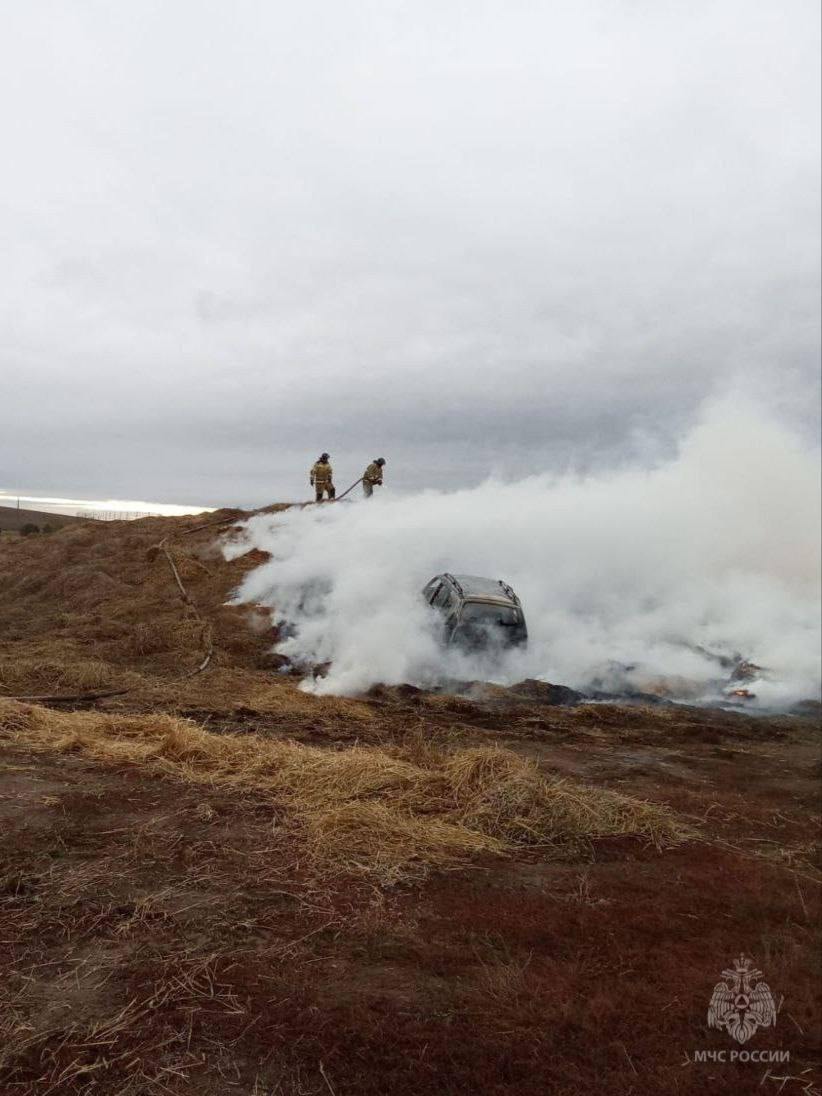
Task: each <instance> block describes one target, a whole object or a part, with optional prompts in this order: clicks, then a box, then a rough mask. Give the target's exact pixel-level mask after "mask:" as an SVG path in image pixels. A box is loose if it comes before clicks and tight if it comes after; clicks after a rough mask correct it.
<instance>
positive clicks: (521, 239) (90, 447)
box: [0, 0, 820, 505]
mask: <svg viewBox="0 0 822 1096" xmlns="http://www.w3.org/2000/svg"><path fill="white" fill-rule="evenodd" d="M819 44H820V28H819V4H818V0H759V2H757V3H751V2H750V0H739V2H735V0H696V2H685V0H674V2H666V0H631V2H627V0H625V2H620V0H601V2H597V0H407V2H401V0H322V2H320V0H299V2H297V0H289V2H288V3H285V2H283V0H258V2H253V0H234V2H232V3H230V4H229V3H224V2H220V3H218V2H216V0H156V2H155V0H132V2H130V3H128V4H126V3H111V2H110V0H54V2H49V0H39V2H38V3H34V4H32V3H23V2H19V3H14V4H7V5H4V8H3V14H2V33H0V129H1V130H2V144H0V147H1V148H2V156H3V165H4V166H3V169H2V172H1V173H0V248H2V263H0V368H1V369H2V379H3V382H2V388H0V489H7V490H19V491H22V492H24V493H28V492H42V493H46V494H58V495H75V496H92V497H107V498H108V497H121V498H139V499H156V500H158V501H169V502H180V503H190V502H197V503H203V504H215V505H216V504H224V503H225V504H232V503H236V504H252V503H262V502H266V501H272V500H274V499H278V498H295V497H300V496H301V495H302V494H304V493H305V491H306V486H307V485H306V473H307V467H308V465H309V464H310V463H311V461H312V460H313V459H314V458H315V457H316V456H317V454H318V453H319V452H320V451H321V450H322V449H328V450H330V451H331V453H332V455H333V457H334V461H335V464H336V467H337V480H338V484H339V485H340V486H341V487H344V486H347V484H348V483H349V482H351V481H352V480H353V479H355V478H356V476H357V475H358V474H359V473H360V472H361V471H362V468H363V467H364V465H365V463H366V462H367V461H368V460H370V459H371V458H372V457H374V456H376V455H378V454H382V455H384V456H385V457H387V458H388V467H387V473H388V476H387V478H388V479H389V481H390V482H392V483H393V484H395V485H396V486H398V487H400V488H402V489H406V490H407V489H411V488H414V487H417V486H422V485H425V484H435V485H437V486H442V485H444V484H446V483H456V484H460V485H462V484H471V483H474V482H476V481H477V480H479V479H481V478H482V477H483V476H484V475H486V474H487V473H489V472H497V473H500V474H502V475H505V476H512V477H516V476H519V475H522V474H523V473H530V472H534V471H541V470H543V469H546V468H565V467H568V466H572V467H577V468H586V467H591V466H601V465H602V464H603V463H605V462H607V463H611V464H613V463H616V462H621V461H625V460H632V459H635V458H636V457H637V455H640V456H641V458H642V459H643V460H648V459H653V457H654V455H659V454H662V453H664V452H666V451H667V450H669V449H670V447H671V446H672V445H673V444H674V443H675V441H676V439H677V438H678V437H679V435H680V433H681V431H682V429H683V427H684V425H685V424H686V422H687V421H688V420H689V419H690V418H691V417H692V416H693V415H694V414H695V412H696V410H697V408H698V407H699V405H700V403H701V402H703V401H704V400H706V399H707V398H709V397H710V396H711V394H712V393H714V392H717V391H719V392H722V391H724V390H726V389H727V387H728V386H732V385H734V384H737V383H739V382H740V381H741V382H742V383H744V385H745V386H747V387H749V388H751V389H753V390H754V391H758V392H761V393H762V394H763V395H764V396H765V398H766V399H768V401H769V403H771V404H772V405H773V406H775V407H776V408H777V409H778V411H779V413H780V414H782V415H784V416H787V417H789V418H791V419H792V420H793V421H795V422H796V423H797V424H798V425H799V427H800V428H802V429H804V430H805V431H807V432H809V433H812V432H813V429H814V421H815V418H816V415H817V412H818V391H819V362H818V356H819V348H820V338H819V315H818V313H819V252H820V241H819V229H820V209H819V186H820V177H819V176H820V171H819V156H820V152H819V128H820V119H819V102H820V95H819Z"/></svg>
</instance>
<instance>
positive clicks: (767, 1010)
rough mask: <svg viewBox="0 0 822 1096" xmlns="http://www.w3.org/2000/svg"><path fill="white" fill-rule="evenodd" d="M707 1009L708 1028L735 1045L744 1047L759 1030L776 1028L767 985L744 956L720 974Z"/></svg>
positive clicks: (771, 999)
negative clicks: (728, 1038) (721, 978)
mask: <svg viewBox="0 0 822 1096" xmlns="http://www.w3.org/2000/svg"><path fill="white" fill-rule="evenodd" d="M722 977H723V979H725V980H724V981H722V982H717V984H716V985H715V986H714V992H713V996H712V997H711V1003H710V1005H709V1006H708V1027H710V1028H718V1029H720V1030H722V1029H723V1028H724V1030H725V1031H727V1033H728V1034H729V1035H730V1036H731V1038H732V1039H736V1041H737V1042H738V1043H747V1041H748V1040H749V1039H750V1037H751V1036H752V1035H754V1034H755V1033H756V1032H757V1031H758V1029H759V1028H761V1027H763V1028H764V1027H771V1026H774V1027H775V1026H776V1005H774V1001H773V996H772V994H771V991H770V988H769V987H768V984H767V982H760V981H755V980H756V979H758V978H761V977H762V971H761V970H756V968H755V967H754V965H753V962H752V961H751V960H750V959H749V958H747V956H745V955H740V956H739V958H738V959H735V960H734V965H733V969H732V970H723V971H722Z"/></svg>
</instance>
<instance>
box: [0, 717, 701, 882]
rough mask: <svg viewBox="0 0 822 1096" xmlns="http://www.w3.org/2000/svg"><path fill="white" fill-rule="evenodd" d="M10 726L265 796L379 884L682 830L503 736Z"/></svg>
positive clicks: (181, 723)
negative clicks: (473, 742) (342, 738)
mask: <svg viewBox="0 0 822 1096" xmlns="http://www.w3.org/2000/svg"><path fill="white" fill-rule="evenodd" d="M2 737H5V738H7V739H11V740H12V741H16V742H19V743H21V744H25V745H27V746H29V747H30V748H32V749H36V750H42V751H58V752H59V751H71V752H75V753H79V754H81V755H82V756H84V757H86V758H89V759H91V760H94V761H97V762H100V763H103V764H131V765H141V766H146V767H148V768H149V769H150V770H154V771H156V772H158V773H162V774H165V775H168V776H171V777H173V778H175V779H179V780H184V781H187V782H193V783H199V784H203V785H211V786H219V787H231V788H233V789H235V790H236V791H237V792H247V793H252V794H256V795H263V796H266V797H268V798H270V799H271V800H272V802H273V803H275V804H276V805H277V808H278V813H280V814H281V815H282V817H283V818H284V819H285V822H286V824H287V825H289V826H291V827H293V828H294V831H295V834H297V835H298V836H299V837H301V839H302V840H304V841H305V842H306V845H307V848H308V850H309V852H310V855H311V857H312V859H313V861H314V863H315V864H316V865H317V867H321V868H324V869H326V870H330V869H337V868H342V869H345V870H352V869H354V870H357V871H360V872H362V873H365V874H367V875H370V876H373V877H375V878H377V879H379V880H381V881H382V882H384V883H392V882H396V881H397V880H399V879H402V878H407V877H409V876H413V875H419V874H423V873H424V872H425V871H426V870H428V869H430V868H433V867H447V866H449V865H452V864H454V863H456V862H459V861H460V860H462V859H464V858H465V857H466V856H469V855H471V854H475V853H478V852H488V853H496V854H500V855H502V854H506V853H510V852H512V851H513V850H514V848H515V847H516V846H522V845H530V846H538V847H542V848H544V849H545V850H546V851H547V852H549V853H551V854H553V855H558V856H562V855H572V856H578V855H580V854H581V853H584V852H585V850H586V849H588V848H590V843H591V841H592V840H593V839H596V838H601V837H607V836H612V835H616V834H629V835H634V836H637V837H642V838H644V839H646V840H648V841H650V842H652V843H653V844H654V845H655V846H657V847H658V848H662V847H665V846H670V845H673V844H676V843H678V842H679V841H681V840H682V839H683V837H684V832H683V831H682V829H681V828H680V827H679V826H678V824H677V823H676V822H675V820H674V818H673V817H672V816H671V815H670V814H669V813H668V812H667V811H666V810H665V809H664V808H662V807H658V806H654V805H651V804H649V803H645V802H642V801H641V800H637V799H633V798H631V797H628V796H624V795H619V794H618V793H615V792H610V791H606V790H603V789H600V788H594V787H588V786H584V785H574V784H572V783H569V782H567V781H564V780H556V779H547V778H546V777H545V776H543V775H542V774H541V773H540V771H539V769H538V768H537V767H536V765H534V764H533V763H531V762H529V761H526V760H523V759H522V758H520V757H518V756H517V755H516V754H514V753H512V752H511V751H509V750H503V749H499V748H496V747H481V748H474V749H456V750H453V751H450V752H441V751H437V750H435V749H430V748H429V749H423V750H421V749H415V748H414V747H413V746H411V747H406V748H395V749H384V748H377V747H365V746H353V747H349V748H347V749H343V750H330V749H323V748H319V747H315V746H304V745H301V744H298V743H295V742H289V741H282V740H272V739H266V738H260V737H257V736H251V735H235V734H212V733H210V732H208V731H206V730H204V729H203V728H202V727H200V726H199V725H198V724H196V723H193V722H191V721H189V720H184V719H179V718H176V717H174V716H171V715H167V714H162V713H152V714H149V715H131V716H126V715H104V714H100V713H85V712H83V713H79V712H78V713H62V712H55V711H51V710H49V709H46V708H42V707H39V706H34V705H27V704H21V703H17V702H14V701H11V700H2V699H0V738H2Z"/></svg>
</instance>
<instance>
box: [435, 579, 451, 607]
mask: <svg viewBox="0 0 822 1096" xmlns="http://www.w3.org/2000/svg"><path fill="white" fill-rule="evenodd" d="M450 600H451V593H450V591H449V589H448V587H447V586H446V585H445V583H444V582H443V583H441V585H440V588H439V589H438V590H437V592H436V593H435V594H434V596H433V597H432V598H431V604H432V605H436V606H437V607H438V608H440V609H444V608H446V606H447V605H448V603H449V602H450Z"/></svg>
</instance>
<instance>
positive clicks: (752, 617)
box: [224, 398, 820, 708]
mask: <svg viewBox="0 0 822 1096" xmlns="http://www.w3.org/2000/svg"><path fill="white" fill-rule="evenodd" d="M388 472H389V476H388V477H387V481H388V485H387V486H386V487H384V488H383V489H382V492H381V493H380V489H377V492H376V495H375V498H374V499H373V500H371V501H370V502H367V503H366V502H364V501H362V500H360V499H359V498H357V499H356V501H355V502H353V503H351V504H349V503H348V502H342V503H338V504H333V505H329V504H324V505H322V506H309V507H306V508H304V509H299V508H293V509H290V510H288V511H284V512H281V513H278V514H273V515H259V516H256V517H254V518H252V519H250V520H249V521H248V522H247V524H246V525H245V527H244V530H243V532H242V535H241V537H240V539H239V541H236V542H233V543H231V544H227V545H226V546H225V548H224V551H225V552H226V553H227V554H228V555H237V554H239V553H242V552H245V551H247V550H249V549H250V548H259V549H262V550H264V551H266V552H268V553H270V555H271V558H270V560H268V561H267V562H265V563H264V564H262V565H261V566H260V567H258V568H257V569H256V570H255V571H253V572H251V573H250V574H249V575H248V576H247V578H246V580H245V582H244V583H243V585H242V587H241V588H240V589H239V590H238V591H237V594H236V600H237V601H241V602H256V603H261V604H266V605H269V606H272V607H273V608H274V610H275V616H276V618H277V619H278V620H279V621H281V622H284V623H285V624H286V626H287V627H286V630H287V632H288V635H287V638H285V639H284V640H283V641H282V642H281V643H280V645H279V647H278V650H280V651H281V652H282V653H284V654H287V655H289V656H290V657H291V658H292V660H295V661H297V663H298V664H299V663H305V664H306V666H308V665H310V664H315V663H324V662H329V663H330V669H329V671H328V674H327V676H326V677H324V678H317V679H316V680H315V679H314V678H313V677H311V676H310V675H309V676H307V677H306V679H305V682H304V685H303V687H304V688H307V689H312V690H315V691H317V692H320V693H341V694H346V693H355V692H358V691H360V690H363V689H365V688H367V687H368V686H370V685H372V684H374V683H376V682H383V683H386V684H396V683H401V682H410V683H414V684H417V685H422V686H426V685H431V684H433V683H435V682H438V681H443V680H445V679H451V680H453V679H457V680H462V681H468V680H486V681H489V680H490V681H496V682H499V683H512V682H514V681H518V680H522V679H523V678H525V677H535V678H539V679H542V680H545V681H551V682H555V683H563V684H567V685H571V686H573V687H576V688H580V689H583V690H586V689H590V688H592V687H599V688H602V689H609V688H615V689H624V688H626V687H630V688H636V689H644V688H652V689H655V690H659V691H663V692H666V693H667V694H668V695H671V696H673V697H680V698H682V699H690V700H701V701H710V700H712V699H715V698H716V697H717V695H719V692H718V690H719V688H720V683H721V682H722V681H723V680H726V679H727V677H728V674H729V670H728V665H729V662H725V664H724V666H723V664H722V663H721V662H720V658H724V659H727V660H730V663H732V662H733V660H734V658H736V657H737V656H741V657H744V658H745V659H748V660H750V661H751V662H754V663H756V664H758V665H759V666H760V667H762V668H763V670H762V673H761V675H759V678H758V680H756V681H755V683H754V684H753V685H752V686H751V688H752V691H754V692H755V693H756V695H757V703H759V704H760V705H762V706H765V707H771V708H772V707H784V706H787V705H789V704H791V703H792V702H794V701H796V700H799V699H802V698H808V697H816V696H817V695H818V693H819V688H820V574H819V558H820V555H819V553H820V503H819V498H820V494H819V486H820V484H819V457H818V453H817V452H816V451H815V450H813V449H811V448H809V447H808V446H807V445H805V444H804V443H803V442H801V441H800V440H799V439H798V438H797V437H795V436H794V435H793V434H792V433H791V432H790V430H789V429H788V428H787V427H785V426H784V425H782V424H781V423H778V422H776V421H774V420H772V419H771V418H769V417H768V415H767V414H766V413H765V412H764V411H763V410H762V409H761V408H758V407H756V406H754V405H752V404H750V403H748V402H746V401H745V400H744V399H739V398H726V399H723V400H719V401H716V402H714V403H713V404H711V405H709V406H707V407H706V409H705V411H704V413H703V415H702V417H701V419H700V420H699V421H698V423H697V424H696V425H695V426H694V427H693V429H692V430H691V431H690V433H689V434H688V435H687V436H686V437H685V438H684V439H683V440H682V443H681V445H680V447H679V450H678V453H677V455H676V456H675V457H674V458H672V459H671V460H670V461H668V462H667V463H664V464H661V465H658V466H656V467H650V468H633V469H629V470H621V471H616V472H614V473H612V474H597V475H591V476H586V477H582V478H580V477H571V476H565V477H555V476H551V475H548V474H542V475H534V476H530V477H528V478H526V479H523V480H521V481H519V482H515V483H506V482H501V481H498V480H493V479H491V480H488V481H486V482H485V483H484V484H482V485H481V486H480V487H477V488H474V489H470V490H459V491H453V492H443V491H422V492H420V493H419V494H414V495H405V496H400V497H398V496H394V495H392V493H391V487H390V463H389V466H388ZM441 571H451V572H455V573H470V574H478V575H487V576H489V577H492V578H502V579H504V580H505V581H507V582H509V583H510V584H511V585H512V586H513V587H514V589H515V590H516V591H517V593H518V594H519V595H520V598H521V599H522V603H523V607H524V609H525V614H526V618H527V622H528V628H529V635H530V638H529V644H528V646H527V648H526V649H525V650H524V651H521V652H516V653H511V654H509V655H507V656H504V657H502V658H500V659H498V660H497V661H495V662H493V663H488V662H487V661H485V660H484V659H483V657H482V656H474V657H469V656H466V655H464V654H461V653H459V652H458V651H455V650H448V651H443V650H442V649H441V648H440V647H439V645H438V642H437V631H436V627H435V624H434V620H433V617H432V611H431V610H429V609H428V607H427V606H426V605H425V604H424V603H423V602H422V600H421V598H420V589H421V588H422V586H423V585H424V584H425V583H426V582H427V581H428V579H430V578H431V577H433V576H434V575H435V574H436V573H438V572H441Z"/></svg>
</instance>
